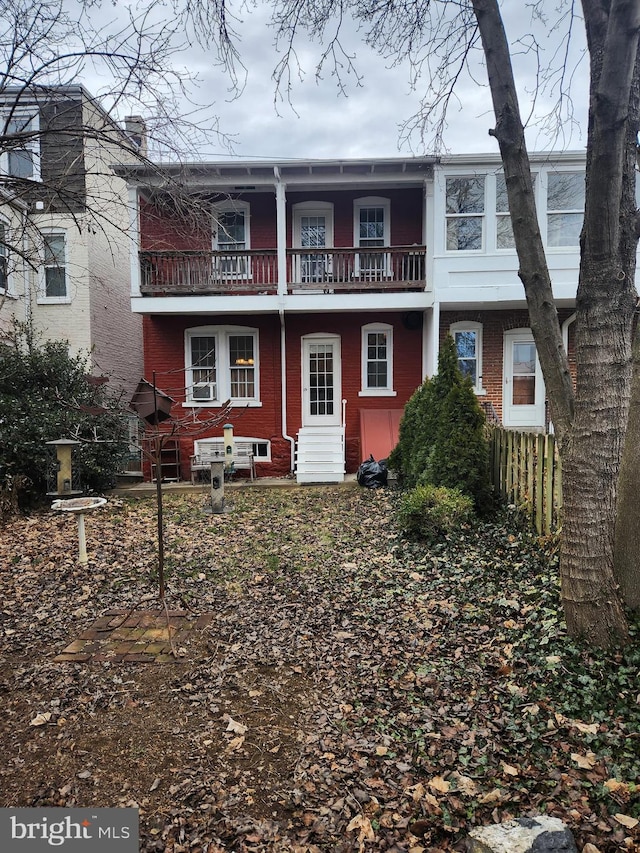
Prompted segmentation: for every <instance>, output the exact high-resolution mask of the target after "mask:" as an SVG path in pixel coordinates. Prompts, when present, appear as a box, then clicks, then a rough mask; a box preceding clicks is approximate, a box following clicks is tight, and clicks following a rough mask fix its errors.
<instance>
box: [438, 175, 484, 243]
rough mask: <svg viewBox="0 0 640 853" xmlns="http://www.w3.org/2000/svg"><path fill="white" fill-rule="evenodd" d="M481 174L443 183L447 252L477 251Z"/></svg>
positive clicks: (480, 235) (481, 210)
mask: <svg viewBox="0 0 640 853" xmlns="http://www.w3.org/2000/svg"><path fill="white" fill-rule="evenodd" d="M484 184H485V178H484V175H480V176H476V177H461V178H457V177H448V178H447V180H446V217H447V250H448V251H457V252H461V251H479V250H481V249H482V242H483V228H484Z"/></svg>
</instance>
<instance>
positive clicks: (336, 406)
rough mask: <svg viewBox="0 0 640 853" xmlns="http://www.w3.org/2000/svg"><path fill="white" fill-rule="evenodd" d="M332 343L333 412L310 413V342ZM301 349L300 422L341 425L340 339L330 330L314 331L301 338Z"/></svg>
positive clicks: (307, 425) (316, 424)
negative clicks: (328, 413) (323, 413)
mask: <svg viewBox="0 0 640 853" xmlns="http://www.w3.org/2000/svg"><path fill="white" fill-rule="evenodd" d="M317 343H332V344H333V345H334V349H333V392H334V395H333V414H332V415H312V414H311V412H310V394H309V388H310V385H309V347H310V345H311V344H317ZM301 351H302V370H301V371H300V373H301V376H300V379H301V383H302V384H301V388H302V401H301V403H302V406H301V409H302V410H301V423H302V426H303V427H322V426H332V427H335V426H341V425H342V340H341V337H340V335H336V334H333V333H332V332H314V333H313V334H310V335H304V336H303V337H302V338H301Z"/></svg>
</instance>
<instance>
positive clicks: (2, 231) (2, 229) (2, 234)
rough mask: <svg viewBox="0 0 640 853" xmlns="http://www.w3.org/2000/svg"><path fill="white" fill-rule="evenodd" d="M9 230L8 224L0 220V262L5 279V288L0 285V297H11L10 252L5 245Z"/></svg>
mask: <svg viewBox="0 0 640 853" xmlns="http://www.w3.org/2000/svg"><path fill="white" fill-rule="evenodd" d="M8 230H9V223H8V222H6V221H5V220H4V219H2V218H0V240H1V241H2V242H1V243H0V258H2V262H3V263H4V276H5V279H6V282H7V283H6V286H5V287H2V284H0V295H1V296H12V295H13V288H12V278H13V276H12V275H11V272H10V269H9V267H10V255H11V253H10V250H9V246H8V244H7V231H8Z"/></svg>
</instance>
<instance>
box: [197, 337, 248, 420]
mask: <svg viewBox="0 0 640 853" xmlns="http://www.w3.org/2000/svg"><path fill="white" fill-rule="evenodd" d="M257 352H258V332H257V330H255V329H245V328H241V327H224V326H206V327H201V328H197V329H189V330H187V333H186V344H185V360H186V388H187V393H186V398H187V405H193V404H194V403H195V404H203V405H207V404H209V405H219V404H220V403H222V402H224V401H225V400H227V399H231V400H234V401H241V402H245V403H246V402H258V399H259V395H258V366H257Z"/></svg>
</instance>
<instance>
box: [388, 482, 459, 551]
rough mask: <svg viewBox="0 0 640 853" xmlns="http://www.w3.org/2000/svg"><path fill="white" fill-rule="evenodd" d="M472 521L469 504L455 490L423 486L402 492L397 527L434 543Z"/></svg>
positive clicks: (428, 485) (410, 534)
mask: <svg viewBox="0 0 640 853" xmlns="http://www.w3.org/2000/svg"><path fill="white" fill-rule="evenodd" d="M472 518H473V501H472V500H471V498H470V497H468V496H467V495H463V494H462V492H461V491H460V490H459V489H449V488H447V487H446V486H433V485H431V484H425V485H420V486H416V487H415V488H414V489H411V491H409V492H406V493H405V494H404V495H403V496H402V498H401V500H400V507H399V510H398V519H399V522H400V528H401V529H402V531H403V532H404V533H406V534H407V535H409V536H415V537H417V538H420V539H424V540H425V541H426V542H427V543H429V544H434V543H435V542H437V541H438V540H440V539H443V538H444V537H445V536H446V535H447V534H449V533H452V532H453V531H454V530H457V529H458V528H459V527H460V526H461V525H463V524H467V523H468V522H469V521H470V520H471V519H472Z"/></svg>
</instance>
